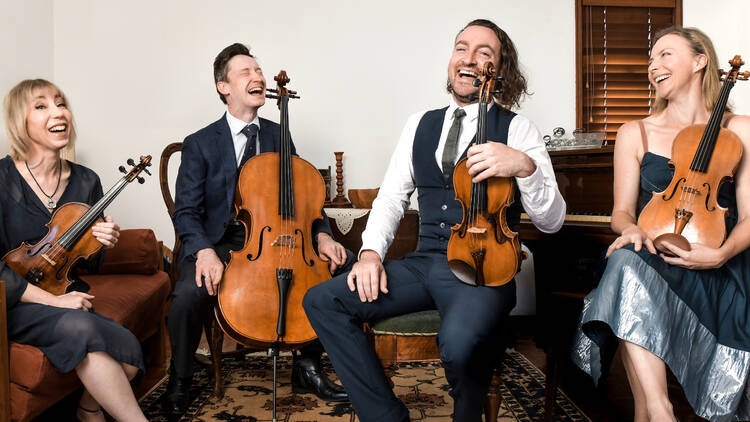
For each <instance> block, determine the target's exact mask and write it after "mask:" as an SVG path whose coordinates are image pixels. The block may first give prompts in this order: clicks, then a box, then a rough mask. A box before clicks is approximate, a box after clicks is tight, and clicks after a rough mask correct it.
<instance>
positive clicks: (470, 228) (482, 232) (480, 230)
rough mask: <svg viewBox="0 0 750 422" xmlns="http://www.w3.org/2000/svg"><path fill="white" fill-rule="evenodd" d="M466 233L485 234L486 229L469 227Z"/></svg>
mask: <svg viewBox="0 0 750 422" xmlns="http://www.w3.org/2000/svg"><path fill="white" fill-rule="evenodd" d="M466 231H467V232H469V233H471V234H486V233H487V228H486V227H469V228H468V229H466Z"/></svg>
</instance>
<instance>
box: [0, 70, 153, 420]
mask: <svg viewBox="0 0 750 422" xmlns="http://www.w3.org/2000/svg"><path fill="white" fill-rule="evenodd" d="M3 109H4V117H5V126H6V131H7V134H8V138H9V139H10V143H11V147H10V156H8V157H5V158H4V159H2V160H0V255H4V254H5V253H7V252H8V251H9V250H11V249H14V248H16V247H17V246H19V245H20V244H21V243H22V242H27V243H30V244H33V243H36V242H37V241H39V240H40V239H41V238H42V237H43V236H44V235H45V233H46V232H47V228H46V227H45V224H46V223H47V222H49V220H50V218H51V216H52V213H53V212H54V211H55V209H56V208H57V207H58V206H60V205H62V204H65V203H68V202H83V203H86V204H89V205H93V204H94V203H95V202H96V201H97V200H98V199H99V198H101V197H102V187H101V184H100V182H99V177H98V176H97V175H96V174H95V173H94V172H93V171H91V170H89V169H88V168H86V167H83V166H80V165H77V164H74V163H71V162H69V161H67V160H65V159H63V158H61V152H62V151H64V150H66V149H67V150H72V148H73V142H74V141H75V130H74V128H73V116H72V114H71V112H70V109H69V108H68V106H67V101H66V98H65V95H64V94H63V93H62V91H60V89H59V88H57V87H56V86H55V85H53V84H52V83H50V82H48V81H45V80H42V79H35V80H25V81H22V82H20V83H19V84H18V85H16V86H15V87H13V89H11V90H10V92H9V93H8V95H7V96H6V97H5V101H4V103H3ZM92 230H93V234H94V236H95V237H96V238H97V239H98V240H99V241H100V242H101V243H102V244H103V245H104V246H105V247H112V246H114V244H115V243H117V238H118V236H119V227H118V226H117V225H116V224H115V223H114V222H113V221H112V219H111V218H110V217H107V218H106V221H105V222H102V223H98V224H96V225H94V226H93V228H92ZM0 270H1V271H2V274H1V277H2V279H4V280H6V282H7V283H8V284H7V285H6V294H7V297H8V303H7V315H8V338H9V340H10V341H13V342H17V343H21V344H29V345H32V346H36V347H38V348H39V349H40V350H41V351H42V352H43V353H44V355H45V356H46V357H47V359H48V360H49V361H50V362H51V363H52V365H53V366H54V367H55V369H57V370H58V371H60V372H63V373H65V372H70V371H73V370H75V371H76V373H77V375H78V377H79V378H80V380H81V382H82V383H83V385H84V387H85V391H84V393H83V396H82V397H81V401H80V403H79V407H78V410H77V417H78V419H79V420H84V421H104V415H103V413H102V411H101V408H102V407H103V408H104V409H105V410H106V411H107V412H108V413H109V414H110V415H111V416H112V417H114V418H115V419H117V420H120V421H145V420H146V418H145V417H144V416H143V413H142V412H141V410H140V408H139V407H138V403H137V402H136V400H135V397H134V395H133V391H132V389H131V387H130V383H129V381H128V380H129V379H132V378H133V377H134V376H135V375H136V374H137V373H138V371H139V370H140V371H142V370H143V356H142V353H141V348H140V344H139V343H138V340H137V339H136V338H135V336H134V335H133V334H132V333H131V332H130V331H128V330H127V329H125V328H123V327H122V326H120V325H118V324H117V323H115V322H114V321H112V320H111V319H109V318H105V317H102V316H101V315H98V314H96V313H94V312H92V311H91V308H92V303H95V299H94V297H93V296H91V295H88V294H86V293H83V292H80V291H73V292H70V293H66V294H63V295H60V296H55V295H52V294H50V293H48V292H46V291H44V290H42V289H40V288H38V287H36V286H34V285H31V284H28V283H27V282H26V281H25V280H24V279H23V278H21V277H19V276H18V275H17V274H15V273H13V272H12V271H11V270H10V269H9V268H7V267H5V266H4V265H3V264H2V263H0ZM79 283H80V282H79ZM84 290H85V289H84Z"/></svg>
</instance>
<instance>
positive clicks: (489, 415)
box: [484, 367, 502, 422]
mask: <svg viewBox="0 0 750 422" xmlns="http://www.w3.org/2000/svg"><path fill="white" fill-rule="evenodd" d="M501 368H502V367H498V368H495V371H494V372H493V373H492V381H490V389H489V391H487V397H486V398H485V399H484V422H495V421H497V414H498V412H499V409H500V383H501V382H502V381H501V378H500V372H501Z"/></svg>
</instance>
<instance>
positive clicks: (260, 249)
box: [247, 226, 271, 261]
mask: <svg viewBox="0 0 750 422" xmlns="http://www.w3.org/2000/svg"><path fill="white" fill-rule="evenodd" d="M266 229H268V232H269V233H270V232H271V227H270V226H265V227H263V228H262V229H260V234H259V235H258V248H257V250H258V253H257V254H255V256H253V254H251V253H249V254H247V260H248V261H255V260H256V259H258V258H259V257H260V254H261V252H263V232H265V231H266Z"/></svg>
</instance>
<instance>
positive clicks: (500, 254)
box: [448, 62, 522, 287]
mask: <svg viewBox="0 0 750 422" xmlns="http://www.w3.org/2000/svg"><path fill="white" fill-rule="evenodd" d="M481 76H483V77H484V80H483V81H482V80H480V79H476V80H475V81H474V86H479V84H481V88H480V91H479V118H478V120H477V135H476V144H477V145H481V144H483V143H486V142H487V110H488V109H489V106H490V105H491V104H492V101H494V100H493V96H494V95H497V94H499V93H500V90H499V87H498V85H499V83H500V82H501V81H502V77H499V76H497V73H496V71H495V66H494V65H493V64H492V62H487V63H485V65H484V67H483V68H482V71H481ZM466 160H467V159H466V158H463V159H461V160H460V161H459V162H458V163H456V167H455V169H454V170H453V187H454V189H455V191H456V200H458V201H459V202H460V203H461V208H462V210H463V217H462V219H461V222H460V223H459V224H457V225H455V226H453V227H452V228H451V236H450V240H449V241H448V266H449V267H450V269H451V271H452V272H453V274H455V276H456V277H458V279H459V280H461V281H462V282H464V283H467V284H471V285H474V286H492V287H494V286H501V285H503V284H506V283H508V282H509V281H511V280H512V279H513V277H514V276H515V275H516V273H517V272H518V271H519V270H520V268H521V261H522V255H521V242H520V240H519V239H518V233H516V232H514V231H512V230H511V229H510V228H509V227H508V225H507V223H506V217H505V215H506V211H507V209H508V207H509V206H510V205H511V204H512V203H513V200H514V195H515V192H516V182H515V179H514V178H512V177H491V178H489V179H485V180H483V181H481V182H479V183H474V182H472V181H471V179H472V176H471V175H470V174H469V168H468V167H467V166H466Z"/></svg>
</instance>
